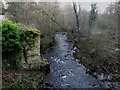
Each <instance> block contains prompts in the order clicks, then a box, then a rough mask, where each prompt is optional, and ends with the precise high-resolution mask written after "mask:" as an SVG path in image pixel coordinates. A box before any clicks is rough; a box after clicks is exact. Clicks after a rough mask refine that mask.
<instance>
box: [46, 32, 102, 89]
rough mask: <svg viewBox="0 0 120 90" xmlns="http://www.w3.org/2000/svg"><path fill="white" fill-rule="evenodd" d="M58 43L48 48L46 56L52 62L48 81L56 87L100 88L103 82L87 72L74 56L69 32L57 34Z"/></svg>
mask: <svg viewBox="0 0 120 90" xmlns="http://www.w3.org/2000/svg"><path fill="white" fill-rule="evenodd" d="M55 41H56V45H54V46H53V47H52V48H50V49H48V50H47V51H46V53H45V58H46V59H47V60H48V62H49V63H50V68H51V72H50V74H49V75H48V76H47V79H48V81H49V82H50V83H51V84H52V85H53V87H55V88H99V87H103V85H102V84H101V82H100V81H99V80H97V79H95V78H94V77H93V76H91V75H89V74H86V68H85V66H84V65H82V64H80V63H78V60H77V59H75V58H74V57H73V53H74V50H75V49H76V48H74V47H73V43H72V42H67V33H66V32H59V33H56V34H55Z"/></svg>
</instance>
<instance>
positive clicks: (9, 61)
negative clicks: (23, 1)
mask: <svg viewBox="0 0 120 90" xmlns="http://www.w3.org/2000/svg"><path fill="white" fill-rule="evenodd" d="M1 23H2V24H1V25H0V28H1V31H2V53H3V64H4V66H5V67H6V68H9V69H17V68H18V66H19V62H20V61H19V60H18V58H19V52H20V50H21V49H22V42H21V40H20V31H19V26H18V25H17V24H14V23H13V22H12V21H10V20H3V21H1Z"/></svg>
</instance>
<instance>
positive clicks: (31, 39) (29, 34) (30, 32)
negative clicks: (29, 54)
mask: <svg viewBox="0 0 120 90" xmlns="http://www.w3.org/2000/svg"><path fill="white" fill-rule="evenodd" d="M23 34H24V35H25V37H24V38H23V41H24V40H25V42H26V43H27V44H28V45H29V47H30V48H29V49H31V48H32V47H34V44H35V41H36V39H37V37H38V36H40V34H41V33H40V31H39V30H37V29H31V28H26V30H25V31H24V32H23Z"/></svg>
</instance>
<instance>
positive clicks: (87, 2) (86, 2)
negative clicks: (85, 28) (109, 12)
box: [6, 0, 117, 13]
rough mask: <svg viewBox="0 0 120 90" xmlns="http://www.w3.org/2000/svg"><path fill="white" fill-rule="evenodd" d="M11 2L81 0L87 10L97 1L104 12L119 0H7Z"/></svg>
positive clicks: (75, 0) (98, 6)
mask: <svg viewBox="0 0 120 90" xmlns="http://www.w3.org/2000/svg"><path fill="white" fill-rule="evenodd" d="M6 1H10V2H26V1H27V2H32V1H37V2H73V1H74V2H80V3H81V8H82V9H86V10H87V11H89V10H90V4H91V3H93V2H97V8H98V10H99V12H100V13H101V12H104V11H105V9H106V7H107V6H108V5H109V4H110V3H111V2H116V1H117V0H6ZM61 6H62V7H64V6H65V3H64V4H63V3H62V4H61Z"/></svg>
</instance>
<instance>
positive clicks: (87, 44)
mask: <svg viewBox="0 0 120 90" xmlns="http://www.w3.org/2000/svg"><path fill="white" fill-rule="evenodd" d="M106 31H107V30H106ZM106 33H107V32H104V33H101V32H99V33H97V31H94V32H93V33H92V35H91V38H89V39H88V38H86V37H82V38H81V39H80V41H79V42H78V43H74V46H79V47H80V48H77V49H76V50H75V53H74V57H75V58H77V59H79V63H82V64H83V65H84V66H85V67H86V68H87V73H89V74H91V75H93V76H94V77H95V78H96V79H99V80H100V81H102V82H103V83H104V85H105V87H107V88H120V87H119V86H120V77H119V61H118V56H117V55H119V54H118V51H116V47H117V46H116V44H115V40H111V39H110V38H109V36H108V35H107V34H106ZM103 38H104V39H103Z"/></svg>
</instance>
